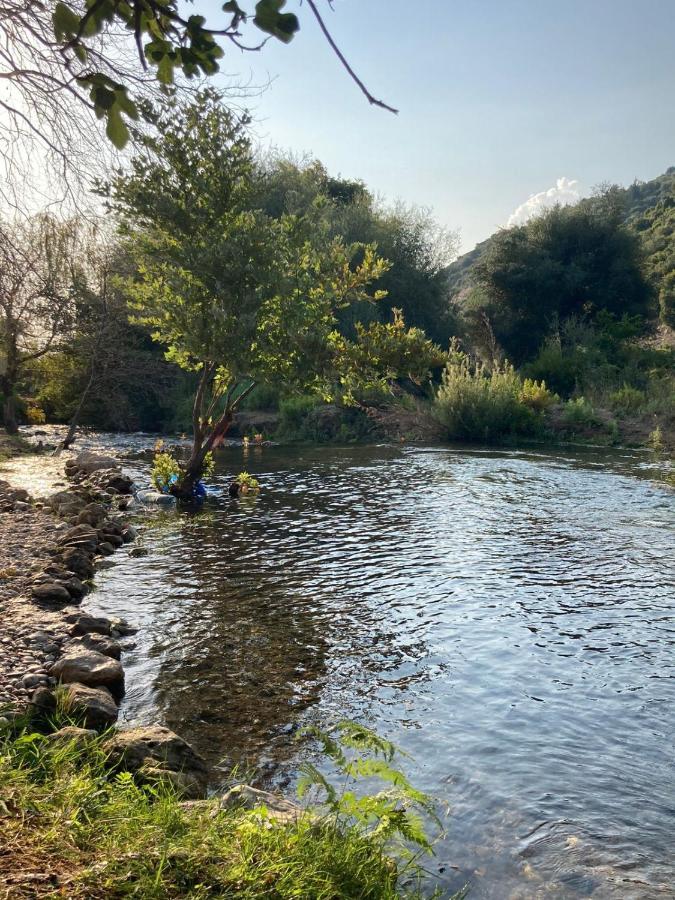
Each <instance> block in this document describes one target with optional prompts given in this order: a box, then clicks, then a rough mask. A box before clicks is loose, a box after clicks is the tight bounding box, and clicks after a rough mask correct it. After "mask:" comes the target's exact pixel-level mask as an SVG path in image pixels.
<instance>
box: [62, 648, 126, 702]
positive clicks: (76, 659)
mask: <svg viewBox="0 0 675 900" xmlns="http://www.w3.org/2000/svg"><path fill="white" fill-rule="evenodd" d="M50 674H51V675H53V677H54V678H58V679H59V681H61V682H63V683H64V684H71V683H73V682H77V683H79V684H87V685H89V686H90V687H108V688H113V689H115V690H117V691H119V690H120V688H121V687H122V685H123V683H124V669H123V668H122V666H121V664H120V663H119V662H118V661H117V660H116V659H112V658H111V657H110V656H105V655H104V654H103V653H99V652H98V650H90V649H89V648H88V647H73V648H71V647H69V648H68V650H67V651H66V652H65V653H64V655H63V656H62V657H60V658H59V659H57V661H56V662H55V663H54V665H53V666H52V668H51V672H50Z"/></svg>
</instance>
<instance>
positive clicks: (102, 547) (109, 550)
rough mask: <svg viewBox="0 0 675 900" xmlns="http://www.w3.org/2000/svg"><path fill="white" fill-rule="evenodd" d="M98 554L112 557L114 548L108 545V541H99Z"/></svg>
mask: <svg viewBox="0 0 675 900" xmlns="http://www.w3.org/2000/svg"><path fill="white" fill-rule="evenodd" d="M98 552H99V553H102V554H103V555H104V556H112V554H113V553H114V552H115V548H114V547H113V545H112V544H110V543H108V541H101V543H100V544H99V545H98Z"/></svg>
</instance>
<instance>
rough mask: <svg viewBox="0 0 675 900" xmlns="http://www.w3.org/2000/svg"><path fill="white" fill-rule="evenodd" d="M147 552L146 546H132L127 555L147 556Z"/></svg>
mask: <svg viewBox="0 0 675 900" xmlns="http://www.w3.org/2000/svg"><path fill="white" fill-rule="evenodd" d="M149 552H150V551H149V550H148V548H147V547H132V548H131V550H130V551H129V556H133V557H134V559H139V558H140V557H142V556H147V555H148V553H149Z"/></svg>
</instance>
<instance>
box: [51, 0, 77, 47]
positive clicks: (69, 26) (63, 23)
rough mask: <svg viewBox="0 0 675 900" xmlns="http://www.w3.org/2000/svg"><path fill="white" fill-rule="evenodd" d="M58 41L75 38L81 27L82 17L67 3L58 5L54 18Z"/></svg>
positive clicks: (53, 22)
mask: <svg viewBox="0 0 675 900" xmlns="http://www.w3.org/2000/svg"><path fill="white" fill-rule="evenodd" d="M52 24H53V26H54V34H55V36H56V40H57V41H63V40H65V39H70V38H72V37H74V36H75V35H76V34H77V32H78V29H79V27H80V17H79V16H78V15H77V13H75V12H73V10H72V9H71V8H70V7H69V6H67V5H66V4H65V3H57V4H56V6H55V7H54V15H53V16H52Z"/></svg>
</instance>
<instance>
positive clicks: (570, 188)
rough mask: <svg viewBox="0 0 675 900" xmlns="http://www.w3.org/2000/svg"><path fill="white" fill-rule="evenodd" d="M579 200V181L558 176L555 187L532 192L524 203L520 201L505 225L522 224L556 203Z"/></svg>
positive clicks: (565, 204) (563, 203)
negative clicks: (535, 192)
mask: <svg viewBox="0 0 675 900" xmlns="http://www.w3.org/2000/svg"><path fill="white" fill-rule="evenodd" d="M579 200H581V194H580V192H579V182H578V181H576V179H570V178H565V177H563V178H558V180H557V181H556V183H555V187H551V188H549V189H548V190H547V191H539V193H538V194H532V195H531V197H530V198H529V199H528V200H526V201H525V203H521V204H520V206H519V207H518V209H517V210H516V211H515V212H513V213H511V215H510V216H509V221H508V222H507V225H524V224H525V222H528V221H529V220H530V219H531V218H532V216H536V215H538V214H539V213H541V212H543V211H544V210H545V209H550V207H551V206H555V204H556V203H560V204H561V205H562V206H569V205H571V204H573V203H577V202H578V201H579Z"/></svg>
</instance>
